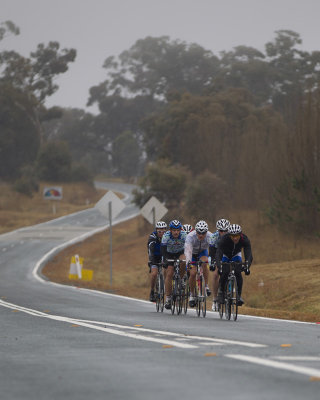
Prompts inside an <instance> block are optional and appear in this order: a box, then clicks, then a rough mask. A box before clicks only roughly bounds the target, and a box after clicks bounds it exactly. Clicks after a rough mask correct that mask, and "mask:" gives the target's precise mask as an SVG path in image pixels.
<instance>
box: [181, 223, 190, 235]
mask: <svg viewBox="0 0 320 400" xmlns="http://www.w3.org/2000/svg"><path fill="white" fill-rule="evenodd" d="M182 229H183V230H184V231H185V232H186V233H190V232H191V231H192V230H193V228H192V225H189V224H184V225H183V227H182Z"/></svg>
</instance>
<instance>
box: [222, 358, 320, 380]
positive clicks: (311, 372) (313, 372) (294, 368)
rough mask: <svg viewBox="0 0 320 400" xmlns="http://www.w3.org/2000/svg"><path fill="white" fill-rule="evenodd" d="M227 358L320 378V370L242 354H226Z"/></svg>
mask: <svg viewBox="0 0 320 400" xmlns="http://www.w3.org/2000/svg"><path fill="white" fill-rule="evenodd" d="M225 357H229V358H233V359H235V360H239V361H245V362H249V363H253V364H258V365H262V366H264V367H271V368H276V369H284V370H287V371H291V372H296V373H298V374H303V375H308V376H314V377H320V369H315V368H309V367H302V366H298V365H292V364H288V363H284V362H279V361H272V360H267V359H265V358H259V357H252V356H245V355H241V354H226V355H225Z"/></svg>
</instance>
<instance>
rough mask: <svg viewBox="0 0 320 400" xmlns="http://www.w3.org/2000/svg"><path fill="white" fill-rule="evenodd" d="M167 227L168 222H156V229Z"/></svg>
mask: <svg viewBox="0 0 320 400" xmlns="http://www.w3.org/2000/svg"><path fill="white" fill-rule="evenodd" d="M166 227H167V224H166V223H165V222H164V221H158V222H157V223H156V229H165V228H166Z"/></svg>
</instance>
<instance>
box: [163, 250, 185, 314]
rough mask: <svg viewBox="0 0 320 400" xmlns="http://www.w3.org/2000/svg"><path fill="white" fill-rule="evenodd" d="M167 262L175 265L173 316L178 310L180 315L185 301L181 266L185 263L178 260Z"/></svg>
mask: <svg viewBox="0 0 320 400" xmlns="http://www.w3.org/2000/svg"><path fill="white" fill-rule="evenodd" d="M167 262H169V263H173V277H172V294H171V297H172V301H171V314H174V311H175V310H176V311H177V314H178V315H179V314H181V311H182V305H183V299H184V290H183V287H182V279H181V276H180V264H181V263H182V262H184V261H182V260H180V259H179V258H178V259H174V260H167ZM185 312H186V311H185Z"/></svg>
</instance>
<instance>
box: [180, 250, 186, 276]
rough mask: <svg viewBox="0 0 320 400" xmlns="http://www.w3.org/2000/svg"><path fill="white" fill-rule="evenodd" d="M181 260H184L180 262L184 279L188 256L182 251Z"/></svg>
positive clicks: (181, 274)
mask: <svg viewBox="0 0 320 400" xmlns="http://www.w3.org/2000/svg"><path fill="white" fill-rule="evenodd" d="M179 260H181V261H182V262H181V263H180V267H179V268H180V278H181V279H182V278H183V277H184V274H185V272H186V256H185V255H184V254H183V253H182V254H180V256H179Z"/></svg>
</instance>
